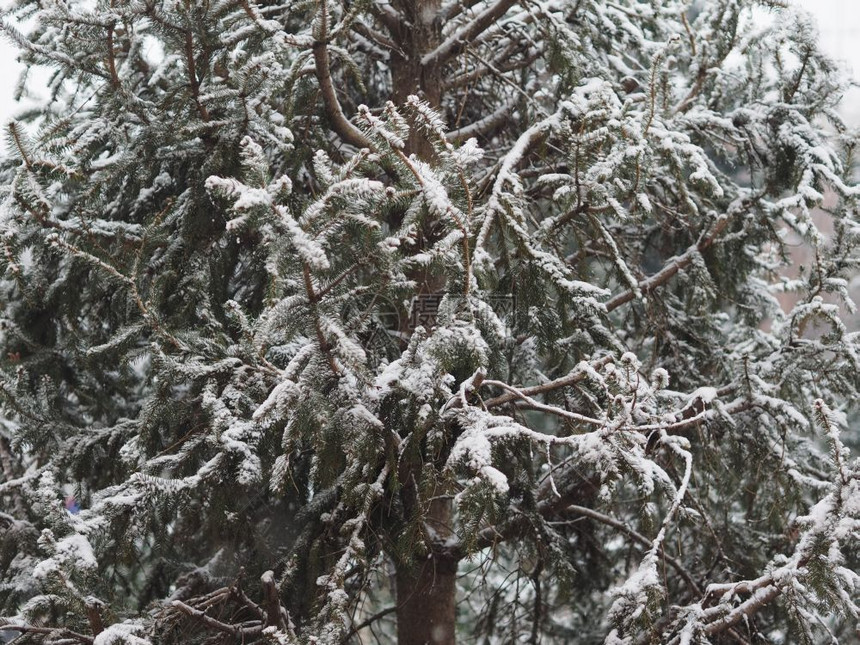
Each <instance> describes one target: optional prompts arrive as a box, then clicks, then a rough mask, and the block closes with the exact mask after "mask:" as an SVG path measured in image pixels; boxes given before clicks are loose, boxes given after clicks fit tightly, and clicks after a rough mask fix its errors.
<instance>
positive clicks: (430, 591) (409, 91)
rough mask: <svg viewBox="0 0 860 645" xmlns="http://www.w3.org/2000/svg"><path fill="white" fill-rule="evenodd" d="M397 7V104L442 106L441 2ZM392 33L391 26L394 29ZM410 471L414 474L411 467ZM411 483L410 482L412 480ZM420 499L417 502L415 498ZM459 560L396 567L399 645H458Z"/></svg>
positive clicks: (437, 521)
mask: <svg viewBox="0 0 860 645" xmlns="http://www.w3.org/2000/svg"><path fill="white" fill-rule="evenodd" d="M395 6H396V7H397V9H398V10H399V12H400V13H401V15H402V16H403V18H404V20H403V21H401V22H400V23H399V24H398V25H396V26H395V29H394V30H392V31H393V32H395V31H396V33H392V34H391V36H392V39H393V40H394V41H395V42H396V43H397V44H398V49H395V50H394V51H392V54H391V81H392V90H393V91H392V100H393V102H394V104H395V105H397V106H398V107H402V106H403V105H404V104H405V103H406V100H407V98H408V97H409V96H410V95H416V96H418V97H419V98H420V99H422V100H424V101H426V102H427V103H429V104H430V106H431V107H434V108H439V107H440V106H441V105H442V67H441V64H440V63H436V62H433V63H431V64H428V65H424V64H422V58H423V57H424V56H425V55H426V54H427V53H429V52H431V51H433V50H434V49H436V47H438V46H439V44H440V43H441V8H442V2H441V0H399V2H396V4H395ZM389 29H391V26H389ZM404 152H406V154H415V155H416V156H417V157H418V158H420V159H423V160H425V161H432V159H433V158H434V156H435V153H434V150H433V145H432V142H431V141H429V140H428V139H427V137H426V136H425V135H424V134H423V133H421V132H417V131H415V130H413V131H412V132H411V133H410V135H409V140H408V141H407V143H406V150H405V151H404ZM415 278H416V279H417V280H418V282H419V284H421V285H422V286H421V288H420V291H421V292H422V293H433V292H435V291H438V290H441V289H442V287H443V286H444V279H443V280H442V284H439V282H440V280H439V277H438V276H415ZM407 470H408V471H412V469H411V468H408V467H407ZM407 481H408V478H407ZM404 493H405V494H406V496H407V497H410V498H412V499H409V500H404V501H405V502H406V505H407V507H412V508H414V505H420V504H421V501H420V500H419V499H418V491H417V490H415V488H413V487H412V486H407V487H406V490H405V491H404ZM413 496H414V497H413ZM423 520H424V523H425V525H426V526H428V527H429V528H430V529H432V530H433V531H434V532H435V533H436V535H437V536H441V537H442V538H443V539H444V537H446V536H448V535H450V532H451V501H450V499H447V498H440V499H435V500H433V501H432V502H431V503H430V507H429V512H428V513H427V515H426V516H425V517H424V518H423ZM457 562H458V561H457V559H455V558H453V557H451V556H450V555H446V554H441V553H438V552H434V551H432V550H431V553H430V556H429V557H427V558H426V559H423V560H415V561H412V562H397V563H396V584H397V642H398V645H454V643H455V642H456V613H457V589H456V584H457Z"/></svg>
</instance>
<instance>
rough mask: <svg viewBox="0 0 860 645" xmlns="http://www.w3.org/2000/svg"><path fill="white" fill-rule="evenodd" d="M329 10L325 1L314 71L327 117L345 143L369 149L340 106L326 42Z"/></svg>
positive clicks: (322, 7)
mask: <svg viewBox="0 0 860 645" xmlns="http://www.w3.org/2000/svg"><path fill="white" fill-rule="evenodd" d="M327 13H328V11H327V8H326V3H325V0H323V2H322V3H321V8H320V14H321V15H320V18H319V24H320V25H321V27H320V34H319V37H318V39H317V40H316V41H315V42H314V44H313V48H312V50H313V55H314V69H315V71H316V76H317V81H318V82H319V84H320V91H321V92H322V97H323V105H324V107H325V112H326V116H327V117H328V120H329V124H330V125H331V128H332V130H334V132H335V133H336V134H337V135H338V136H339V137H340V138H341V140H342V141H343V142H344V143H348V144H350V145H353V146H355V147H356V148H369V147H370V141H368V139H367V137H365V136H364V135H363V134H362V133H361V131H360V130H359V129H358V128H356V127H355V126H354V125H352V123H350V122H349V119H347V118H346V116H344V113H343V109H342V108H341V106H340V101H339V100H338V98H337V92H335V89H334V84H333V83H332V80H331V63H330V61H329V56H328V43H327V40H326V29H327V26H326V25H327V20H328V16H327Z"/></svg>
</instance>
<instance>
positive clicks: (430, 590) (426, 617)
mask: <svg viewBox="0 0 860 645" xmlns="http://www.w3.org/2000/svg"><path fill="white" fill-rule="evenodd" d="M450 520H451V502H450V500H448V499H441V500H434V501H433V502H432V503H431V507H430V514H429V516H428V518H427V520H426V521H427V524H428V525H429V526H431V527H432V528H433V529H434V531H436V533H437V534H440V535H442V536H445V535H447V533H448V532H449V531H450V528H449V523H450ZM456 617H457V560H456V559H455V558H452V557H450V556H446V555H443V554H439V553H431V555H430V557H428V558H427V559H425V560H423V561H421V562H414V563H411V564H399V565H398V566H397V643H398V645H454V643H455V642H456V629H455V628H456Z"/></svg>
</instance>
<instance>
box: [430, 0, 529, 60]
mask: <svg viewBox="0 0 860 645" xmlns="http://www.w3.org/2000/svg"><path fill="white" fill-rule="evenodd" d="M516 3H517V0H498V2H496V3H495V4H494V5H492V6H491V7H487V8H486V9H484V10H483V11H482V12H481V13H479V14H478V15H477V16H475V18H474V19H473V20H472V21H471V22H470V23H468V24H467V25H464V26H463V27H461V28H460V29H458V30H457V31H456V32H454V33H453V34H451V35H450V36H449V37H448V38H446V39H445V41H444V42H443V43H442V44H441V45H439V46H438V47H437V48H436V49H434V50H433V51H432V52H430V53H429V54H426V55H425V56H424V57H423V58H422V59H421V64H422V65H423V66H424V67H432V66H434V65H443V64H444V63H445V62H446V61H448V60H449V59H450V58H451V57H453V56H455V55H456V54H457V53H459V52H460V51H461V50H462V49H463V48H464V47H466V46H468V45H469V44H471V43H472V42H474V40H475V39H476V38H477V37H478V36H480V35H481V34H482V33H483V32H484V31H485V30H486V29H487V28H488V27H490V26H491V25H492V24H493V23H495V22H496V20H498V19H499V18H501V17H502V16H503V15H505V13H506V12H507V11H508V9H510V8H511V7H513V6H514V5H515V4H516Z"/></svg>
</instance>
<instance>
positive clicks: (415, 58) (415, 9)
mask: <svg viewBox="0 0 860 645" xmlns="http://www.w3.org/2000/svg"><path fill="white" fill-rule="evenodd" d="M401 7H402V12H403V15H404V17H406V19H407V21H408V23H407V24H408V26H404V27H403V28H402V32H403V33H400V34H397V44H398V46H399V48H398V49H396V50H394V51H393V52H392V53H391V85H392V90H393V92H392V100H393V101H394V104H395V105H397V106H398V107H402V106H403V104H404V103H405V102H406V99H407V98H409V96H410V95H411V94H414V95H416V96H418V97H419V98H421V99H423V100H425V101H427V103H429V104H430V105H431V107H434V108H438V107H439V106H440V105H441V104H442V70H441V69H440V67H439V66H438V65H431V66H426V67H425V66H424V65H422V64H421V59H422V58H423V57H424V55H425V54H427V53H429V52H431V51H433V50H434V49H436V47H438V46H439V43H440V42H441V40H442V25H441V22H440V20H439V12H440V10H441V8H442V2H441V0H403V2H402V4H401ZM406 153H407V154H409V153H415V154H416V155H417V156H418V157H420V158H422V159H424V160H425V161H429V160H430V159H432V158H433V147H432V145H431V144H430V142H429V141H427V138H426V137H425V136H423V135H421V134H420V133H417V132H414V131H413V132H412V133H411V134H410V135H409V141H407V143H406Z"/></svg>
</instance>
